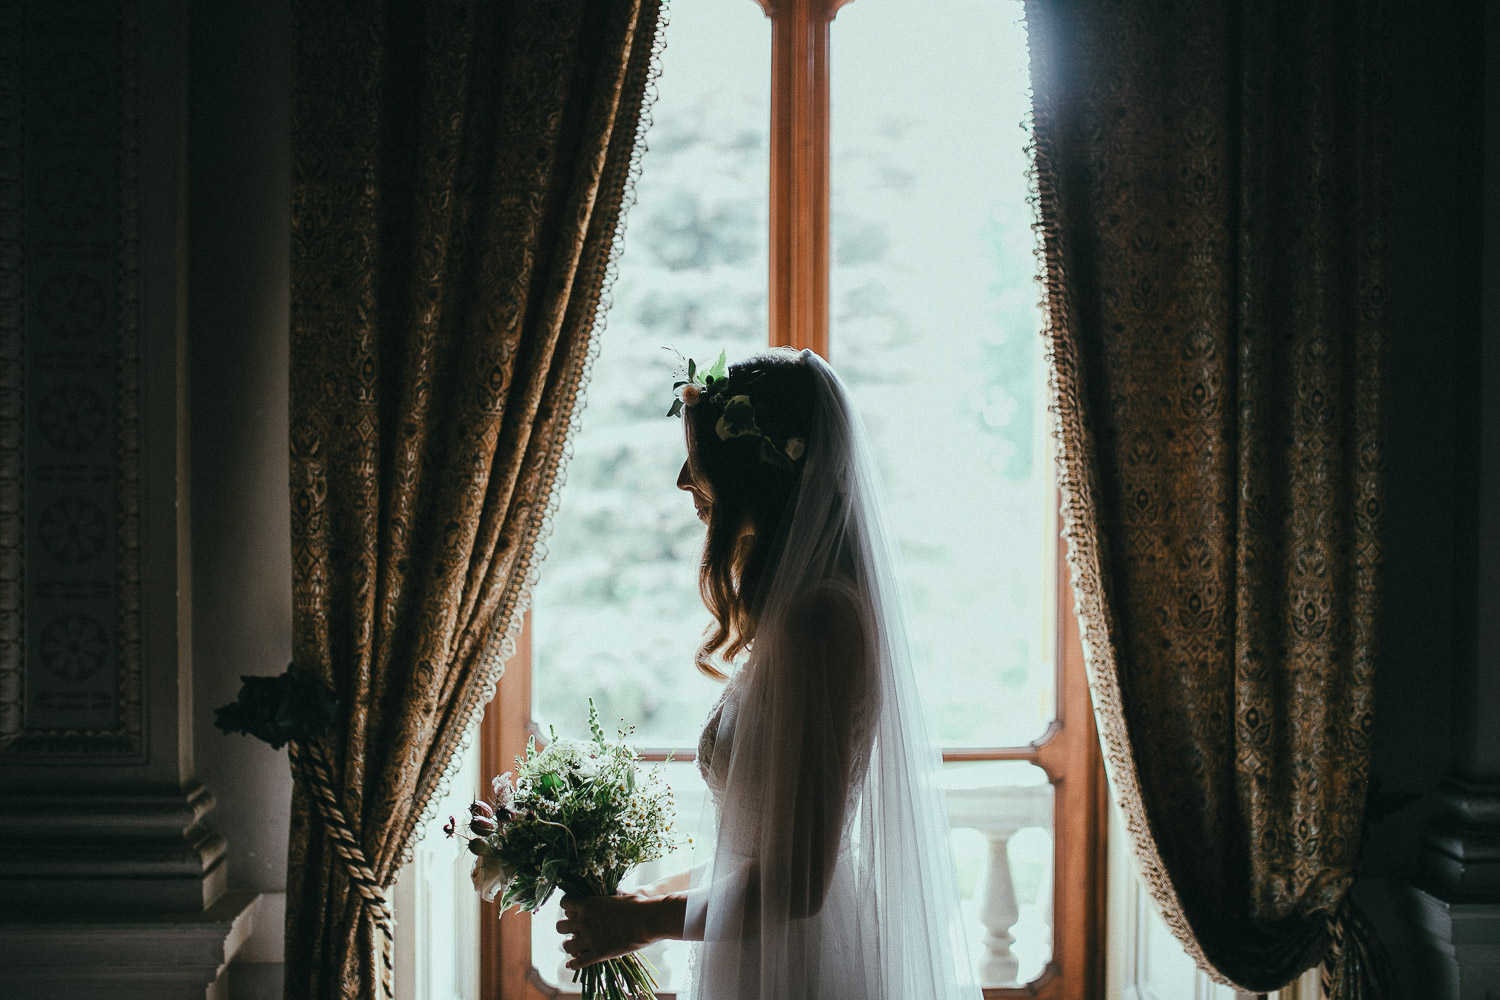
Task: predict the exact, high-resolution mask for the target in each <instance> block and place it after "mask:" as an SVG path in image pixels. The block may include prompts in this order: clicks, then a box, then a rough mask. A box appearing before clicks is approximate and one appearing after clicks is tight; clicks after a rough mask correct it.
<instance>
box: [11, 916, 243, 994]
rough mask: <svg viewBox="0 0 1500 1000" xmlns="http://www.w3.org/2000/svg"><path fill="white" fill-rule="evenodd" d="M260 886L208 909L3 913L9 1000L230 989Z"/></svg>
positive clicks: (220, 992) (212, 991)
mask: <svg viewBox="0 0 1500 1000" xmlns="http://www.w3.org/2000/svg"><path fill="white" fill-rule="evenodd" d="M258 900H259V896H258V895H257V894H255V893H244V892H237V893H226V894H225V895H224V896H222V897H220V899H219V900H218V901H217V902H216V903H215V904H214V905H213V906H212V907H210V908H209V909H207V910H205V911H203V912H201V913H171V914H163V915H161V916H134V917H131V918H129V919H120V920H107V919H97V918H80V917H57V916H48V915H38V916H36V917H34V918H33V919H30V920H17V919H15V918H14V916H13V915H12V914H11V913H7V915H6V917H5V918H4V919H0V985H3V987H4V989H3V990H0V992H3V993H4V995H5V997H6V1000H33V998H35V1000H56V998H57V997H63V996H66V997H70V998H79V1000H96V998H98V1000H102V998H111V1000H113V998H122V1000H123V998H133V997H140V998H143V1000H144V998H158V997H160V998H163V1000H175V998H179V997H181V998H191V1000H204V998H205V997H206V998H208V1000H215V998H217V997H220V996H222V994H223V993H224V990H223V979H224V978H225V977H224V975H223V973H224V970H225V968H226V966H228V964H229V961H230V960H231V959H232V958H233V957H234V955H235V953H236V952H237V951H239V949H240V947H241V946H242V945H243V944H244V943H245V941H246V939H247V938H248V937H249V936H250V932H251V930H252V928H253V926H254V921H255V911H256V904H257V902H258Z"/></svg>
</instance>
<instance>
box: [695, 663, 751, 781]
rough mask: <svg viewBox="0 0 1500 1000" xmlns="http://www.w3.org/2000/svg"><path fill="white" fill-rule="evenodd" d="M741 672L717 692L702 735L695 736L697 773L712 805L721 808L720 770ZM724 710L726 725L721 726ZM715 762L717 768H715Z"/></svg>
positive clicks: (725, 757)
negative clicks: (712, 799)
mask: <svg viewBox="0 0 1500 1000" xmlns="http://www.w3.org/2000/svg"><path fill="white" fill-rule="evenodd" d="M741 673H743V671H736V672H735V674H734V676H732V677H730V678H729V680H728V682H727V683H725V685H724V690H722V691H720V692H719V700H718V701H716V702H714V707H713V708H712V709H711V710H710V711H709V713H708V719H707V721H705V722H704V723H703V731H702V732H701V733H700V734H699V735H698V773H699V774H700V775H702V776H703V783H704V784H705V785H707V786H708V790H709V793H710V794H712V795H713V798H714V803H715V804H716V805H718V804H721V800H722V799H723V797H724V779H725V774H724V769H725V768H726V766H727V765H728V762H729V750H730V747H731V746H732V745H733V741H734V724H733V723H734V717H735V715H736V714H737V712H736V710H735V709H736V706H735V703H734V699H735V698H736V697H737V690H736V689H737V688H738V686H739V685H738V683H737V682H738V681H739V678H740V675H741ZM726 710H727V715H728V724H727V725H726V724H725V716H726ZM716 758H717V765H718V766H717V767H716V766H715V763H716Z"/></svg>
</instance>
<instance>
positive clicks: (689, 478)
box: [677, 459, 693, 490]
mask: <svg viewBox="0 0 1500 1000" xmlns="http://www.w3.org/2000/svg"><path fill="white" fill-rule="evenodd" d="M677 488H678V489H679V490H692V488H693V471H692V470H691V469H689V468H688V463H687V459H683V461H682V468H681V469H679V470H677Z"/></svg>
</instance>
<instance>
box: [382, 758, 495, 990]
mask: <svg viewBox="0 0 1500 1000" xmlns="http://www.w3.org/2000/svg"><path fill="white" fill-rule="evenodd" d="M449 770H450V772H451V774H452V776H451V777H450V778H449V785H448V794H447V795H446V796H444V797H443V798H442V799H441V800H440V801H439V802H438V803H437V805H436V806H435V816H434V818H433V820H432V822H431V823H430V824H429V825H428V826H427V827H425V828H424V829H422V830H421V831H419V832H420V834H421V840H419V841H418V842H417V844H416V846H415V848H413V851H412V860H411V863H410V864H408V865H407V866H406V867H405V868H402V869H401V873H400V875H399V876H398V877H397V882H396V888H395V892H394V905H395V909H396V953H395V962H396V992H397V995H399V996H402V997H411V998H413V1000H468V998H470V997H474V996H477V995H478V992H479V921H480V909H479V907H480V902H479V894H478V893H476V892H475V891H474V885H473V882H472V881H471V880H470V878H469V872H470V870H471V869H472V868H473V867H474V856H473V855H472V854H470V853H469V851H468V848H467V846H466V845H465V843H464V841H463V840H461V839H459V838H457V837H454V838H452V839H449V838H448V837H445V836H444V835H443V831H442V829H441V828H442V826H443V824H444V823H445V822H447V819H448V817H449V816H457V817H460V818H461V819H465V820H467V818H468V815H469V803H470V802H472V801H473V800H474V793H475V791H476V790H477V789H478V788H479V747H478V740H477V739H476V740H475V741H474V744H473V745H472V746H471V747H470V748H469V749H468V750H466V751H464V753H463V755H462V756H461V757H459V756H456V757H454V759H453V762H452V763H451V764H450V765H449Z"/></svg>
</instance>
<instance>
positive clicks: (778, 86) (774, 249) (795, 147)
mask: <svg viewBox="0 0 1500 1000" xmlns="http://www.w3.org/2000/svg"><path fill="white" fill-rule="evenodd" d="M758 2H759V3H760V5H761V6H762V7H763V8H765V10H766V13H767V15H768V16H769V17H770V18H771V39H772V41H771V260H770V310H769V313H770V326H771V328H770V342H771V344H772V346H778V347H782V346H786V347H796V348H811V349H812V350H814V351H817V352H818V353H819V354H821V355H823V356H824V357H825V358H826V357H827V356H828V248H829V241H828V115H829V112H828V34H829V23H830V22H831V21H832V20H833V15H834V13H835V12H836V11H837V10H838V8H839V7H840V6H842V5H843V3H842V2H840V0H758ZM844 2H847V0H844Z"/></svg>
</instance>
